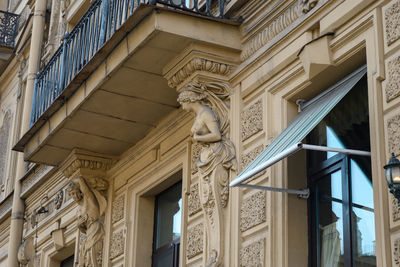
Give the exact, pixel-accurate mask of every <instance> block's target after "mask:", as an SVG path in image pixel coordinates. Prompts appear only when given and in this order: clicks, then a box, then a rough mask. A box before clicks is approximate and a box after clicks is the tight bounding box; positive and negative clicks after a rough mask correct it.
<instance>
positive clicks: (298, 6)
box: [240, 0, 318, 61]
mask: <svg viewBox="0 0 400 267" xmlns="http://www.w3.org/2000/svg"><path fill="white" fill-rule="evenodd" d="M317 4H318V0H299V1H297V2H296V3H295V4H294V5H293V6H291V7H290V8H288V9H287V10H286V11H285V12H284V13H283V14H282V15H280V16H279V17H277V18H276V19H275V20H273V21H272V22H271V23H270V24H269V25H268V26H267V27H266V28H265V29H264V30H263V31H262V32H260V33H258V34H257V35H256V36H255V37H254V38H253V39H251V40H250V41H249V42H248V43H247V44H246V45H245V46H244V48H243V52H242V54H241V55H240V57H241V59H242V60H243V61H244V60H246V59H248V58H249V57H251V56H252V55H253V54H254V53H255V52H256V51H257V50H258V49H260V48H261V47H263V46H265V45H266V44H267V43H269V42H270V41H271V40H272V39H274V38H275V37H276V36H278V34H279V33H281V32H282V31H283V30H285V29H286V28H288V27H289V25H291V24H292V23H294V22H295V21H296V20H297V19H299V18H300V17H302V16H304V14H306V13H308V12H310V11H311V10H312V9H313V8H314V7H315V6H316V5H317Z"/></svg>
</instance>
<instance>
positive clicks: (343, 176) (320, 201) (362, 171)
mask: <svg viewBox="0 0 400 267" xmlns="http://www.w3.org/2000/svg"><path fill="white" fill-rule="evenodd" d="M367 95H368V93H367V80H366V77H365V76H364V78H363V79H361V80H360V81H359V82H358V84H357V85H356V86H355V87H354V88H353V89H352V90H351V91H350V92H349V93H348V95H346V97H345V98H344V99H342V101H341V102H339V103H338V104H337V105H336V106H335V108H334V109H333V110H332V111H331V112H330V113H329V114H328V115H327V116H326V117H325V118H324V119H323V120H322V121H321V122H320V123H319V124H318V125H317V126H316V127H315V128H314V129H313V131H312V132H311V133H310V134H309V135H308V137H307V139H308V140H307V142H308V143H309V144H315V145H322V146H328V147H335V148H346V149H347V148H348V149H357V150H363V151H370V141H369V139H370V136H369V116H368V97H367ZM307 159H308V184H309V188H310V190H311V197H310V199H309V216H310V234H311V244H310V251H312V257H311V258H312V264H311V266H316V267H339V266H344V267H353V266H354V267H361V266H368V267H369V266H371V267H372V266H376V256H375V224H374V223H375V222H374V205H373V188H372V175H371V162H370V158H369V157H360V156H347V155H344V154H338V153H336V152H316V151H309V152H308V153H307Z"/></svg>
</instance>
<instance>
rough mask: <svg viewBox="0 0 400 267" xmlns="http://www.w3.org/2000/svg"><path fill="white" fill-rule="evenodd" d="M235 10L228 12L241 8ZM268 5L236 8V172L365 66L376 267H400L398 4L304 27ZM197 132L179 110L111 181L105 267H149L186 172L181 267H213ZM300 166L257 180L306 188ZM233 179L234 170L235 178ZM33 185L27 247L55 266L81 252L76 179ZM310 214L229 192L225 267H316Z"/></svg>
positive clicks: (343, 8)
mask: <svg viewBox="0 0 400 267" xmlns="http://www.w3.org/2000/svg"><path fill="white" fill-rule="evenodd" d="M236 2H240V1H236ZM236 2H235V1H232V3H230V5H232V6H234V7H236V6H235V3H236ZM259 2H263V1H249V3H248V4H247V5H245V6H243V7H242V9H241V10H239V11H236V13H237V14H238V15H242V16H243V18H244V22H243V24H242V25H241V26H240V32H241V37H242V48H243V49H242V53H241V55H240V58H241V62H239V63H238V65H237V66H234V69H233V71H232V72H231V73H230V74H229V77H226V79H227V80H228V81H229V82H230V85H231V88H232V95H231V96H230V114H229V116H230V119H231V127H230V139H231V140H232V141H233V143H234V144H235V146H236V153H237V154H236V155H237V159H238V163H239V164H238V165H239V167H238V168H239V171H241V170H243V168H244V167H245V166H247V165H248V164H249V163H250V162H251V160H253V159H254V158H255V157H256V156H257V155H258V154H259V153H260V152H261V151H262V150H263V149H264V148H265V147H266V146H267V145H268V144H269V143H270V142H271V141H272V140H273V138H274V137H276V136H277V135H278V134H279V133H280V132H281V131H282V130H283V129H284V128H285V127H286V125H287V124H288V122H290V120H291V119H292V118H294V117H295V115H296V113H297V107H296V105H295V101H296V100H297V99H299V98H306V99H309V98H311V97H312V96H314V95H316V94H317V93H319V92H322V91H323V90H325V89H326V88H328V87H329V86H330V85H332V84H333V83H334V82H336V81H338V80H340V79H341V78H343V77H344V76H346V74H348V73H349V72H351V71H352V70H354V69H356V68H357V67H358V66H361V65H363V64H365V63H366V64H367V66H368V74H367V75H368V88H369V92H368V97H369V112H370V130H371V152H372V162H373V165H372V171H373V182H374V204H375V227H376V229H375V233H376V238H377V240H376V253H377V262H378V266H381V267H390V266H399V265H400V259H399V254H398V250H399V249H400V248H399V247H400V227H399V226H400V215H399V214H400V211H399V209H398V207H397V204H396V202H395V201H393V200H392V197H391V195H390V194H389V193H388V190H387V186H386V184H385V182H384V177H383V169H382V166H383V165H385V164H386V162H387V161H388V159H389V155H390V152H395V153H396V155H400V147H399V143H400V142H399V139H400V135H399V133H400V131H399V126H400V122H399V121H400V115H399V114H400V93H399V86H400V80H399V77H400V73H399V72H400V59H399V58H400V53H399V48H400V33H399V30H398V29H399V27H398V24H396V23H397V22H398V20H399V16H400V2H399V1H398V0H396V1H394V0H393V1H371V0H368V1H365V0H364V1H362V0H345V1H339V0H335V1H328V2H327V1H319V4H318V5H317V6H316V7H315V8H314V9H311V10H310V11H309V12H308V13H306V15H304V17H303V18H302V19H300V20H298V19H297V18H296V19H295V20H293V21H290V20H289V21H287V22H285V23H284V22H283V21H284V20H283V18H282V17H280V16H282V15H283V14H286V13H285V12H290V10H291V9H290V8H291V7H290V6H291V5H292V4H296V3H297V1H284V2H285V3H284V4H277V3H278V2H277V1H265V2H264V3H262V4H260V3H259ZM83 5H84V4H83V1H82V2H79V1H73V3H72V4H71V7H70V9H69V10H70V12H71V14H68V16H67V17H68V18H71V20H72V22H71V24H73V21H74V20H76V19H75V17H74V16H78V15H75V14H78V13H79V12H78V11H77V9H79V8H80V7H81V6H83ZM272 8H274V9H272ZM254 10H257V12H253V11H254ZM271 10H275V11H271ZM78 17H79V16H78ZM72 18H74V19H72ZM271 25H275V26H271ZM273 27H275V28H273ZM329 31H333V32H334V33H335V35H334V36H333V37H329V39H328V40H329V41H328V44H329V46H328V48H327V50H326V51H325V52H327V53H329V54H330V55H331V62H330V63H329V64H328V65H326V66H324V68H325V67H326V69H323V67H321V68H320V69H318V68H317V69H316V70H314V72H313V73H312V74H313V76H312V77H310V76H309V73H307V72H306V71H305V69H304V65H303V64H304V62H303V61H301V60H300V59H299V57H297V53H298V52H299V50H300V48H301V47H302V46H303V45H305V44H306V43H307V42H309V41H311V40H312V39H313V38H315V37H317V36H319V35H321V34H323V33H326V32H329ZM213 49H214V48H213ZM224 56H226V55H224ZM233 61H234V60H233ZM9 73H10V74H9V75H8V76H7V77H5V78H3V79H2V80H1V83H0V92H1V105H0V108H1V112H3V113H4V112H5V111H6V110H12V112H13V114H16V113H17V98H18V90H17V88H18V75H17V69H16V68H15V69H14V70H13V71H10V72H9ZM310 78H311V79H310ZM0 114H2V113H0ZM1 117H2V116H0V125H1V122H2V118H1ZM14 120H15V119H14ZM192 123H193V117H192V115H189V114H187V113H186V112H184V111H182V110H181V109H179V110H176V111H173V112H172V113H171V114H170V115H169V116H168V117H167V118H165V119H164V120H163V121H162V122H160V123H159V125H158V126H157V128H156V129H153V130H152V131H151V132H150V133H149V134H148V135H147V136H146V137H145V138H143V140H141V141H140V142H139V143H138V144H137V145H135V146H134V147H132V148H130V149H129V150H128V151H126V152H125V153H124V154H123V155H121V156H120V158H119V161H118V162H117V163H116V165H114V166H113V167H112V168H111V169H110V170H109V171H108V172H107V179H108V180H109V181H110V189H109V191H108V195H107V197H108V207H107V212H106V215H105V230H106V234H105V240H104V245H105V249H104V251H103V252H104V255H103V260H104V261H105V262H106V265H105V266H118V267H119V266H137V267H141V266H150V262H151V249H152V247H151V245H152V238H153V227H152V223H153V215H154V212H153V209H154V201H153V200H154V195H156V194H157V193H158V192H160V191H162V190H163V189H165V188H166V187H167V186H168V185H171V184H172V183H173V182H175V181H176V180H174V178H171V179H168V178H170V177H171V175H172V174H174V173H175V172H177V171H179V170H182V182H183V186H182V196H183V213H182V238H181V250H180V263H181V266H205V261H206V258H205V257H203V253H204V251H205V250H206V248H205V247H204V245H205V238H206V237H205V234H204V225H205V222H204V218H203V212H202V209H201V204H200V202H199V191H198V190H199V187H198V182H199V181H198V179H199V178H198V174H197V173H196V170H195V168H193V165H194V164H193V161H192V157H193V153H192V152H193V151H195V150H196V148H195V147H193V146H192V141H191V138H190V136H189V134H190V128H191V126H192ZM13 125H14V126H13V127H14V128H13V129H17V127H18V123H17V122H15V121H13ZM15 135H16V134H12V135H11V136H15ZM15 140H17V139H15ZM13 153H15V152H8V154H7V162H8V165H7V166H12V160H11V159H12V157H13V156H12V154H13ZM302 160H304V158H303V159H302V158H301V155H300V156H299V158H297V159H289V160H285V161H283V162H280V163H278V164H276V165H275V166H274V167H272V168H270V169H269V170H267V171H266V172H265V173H262V174H261V175H259V176H257V177H256V178H255V179H254V180H253V181H252V182H253V183H254V184H258V185H266V186H274V187H285V188H286V187H289V188H301V187H305V183H306V178H305V176H304V175H301V178H300V179H298V180H296V179H294V177H293V176H294V174H293V173H296V174H297V173H298V171H299V170H300V171H302V172H304V171H305V170H301V167H302V166H303V167H304V165H301V164H299V162H301V161H302ZM7 168H8V169H7V173H9V174H12V173H13V172H12V168H11V167H7ZM288 168H289V169H288ZM236 174H237V173H232V178H234V177H235V175H236ZM10 177H12V175H11V176H10ZM13 179H14V178H13ZM29 181H31V182H29ZM24 184H25V189H26V191H24V186H23V187H22V188H23V189H22V194H23V198H24V199H25V204H26V210H25V218H26V219H27V220H26V222H25V224H24V238H25V239H26V240H33V241H34V242H35V243H36V250H37V252H38V253H37V260H38V261H40V262H41V265H40V266H46V267H47V266H57V264H59V261H60V260H61V259H63V258H65V257H66V256H68V255H71V254H72V253H73V250H75V249H76V248H77V246H78V244H79V240H80V236H79V232H78V230H77V228H76V213H77V206H76V204H75V203H73V201H72V200H71V199H70V198H69V197H68V194H67V192H66V187H67V180H66V178H65V177H64V176H63V175H62V174H61V173H60V172H59V171H58V170H57V168H55V169H51V168H45V167H37V169H35V170H33V171H31V172H30V173H28V175H27V177H26V178H24V180H23V185H24ZM8 192H11V188H10V189H9V191H8ZM59 192H63V193H62V194H63V197H62V201H61V206H60V207H59V208H56V207H55V204H54V203H55V202H54V201H55V198H56V196H57V194H59ZM0 199H1V197H0ZM41 206H44V207H48V208H49V212H48V213H45V214H43V215H39V216H38V217H36V215H35V213H36V212H37V210H38V209H39V208H40V207H41ZM295 212H298V214H296V213H295ZM305 213H306V202H305V201H304V200H300V199H297V198H296V197H289V196H287V195H284V194H280V193H270V192H262V191H255V190H249V189H238V188H233V189H231V191H230V198H229V203H228V207H227V208H226V214H227V215H226V218H225V221H224V222H225V226H226V228H225V238H226V246H225V251H226V253H225V259H224V261H225V266H255V265H257V264H260V265H261V266H271V267H272V266H288V267H292V266H296V267H300V266H307V260H308V258H307V253H308V251H307V249H308V248H307V237H308V235H307V233H306V232H305V231H306V230H307V217H306V214H305ZM32 218H36V219H37V220H38V223H37V225H36V222H35V220H34V221H33V222H34V223H33V224H32ZM296 220H298V221H296ZM9 223H10V220H9V219H7V220H5V221H3V222H2V223H1V225H0V247H1V248H0V266H3V265H5V262H6V261H5V257H4V256H3V255H2V254H1V251H3V250H4V248H5V247H6V246H7V242H8V241H7V229H8V228H7V227H8V225H9ZM60 228H65V230H64V238H65V242H64V244H63V246H64V247H61V248H59V249H58V250H57V249H56V247H55V243H54V240H53V239H52V236H51V235H50V233H51V231H53V230H55V229H60ZM36 229H37V232H38V236H37V237H36ZM299 229H301V231H300V230H299ZM302 244H303V245H304V246H303V247H301V245H302ZM75 251H77V249H76V250H75ZM76 255H77V254H76ZM76 259H77V258H76Z"/></svg>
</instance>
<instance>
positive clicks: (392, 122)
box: [387, 114, 400, 155]
mask: <svg viewBox="0 0 400 267" xmlns="http://www.w3.org/2000/svg"><path fill="white" fill-rule="evenodd" d="M387 134H388V145H389V151H390V152H393V153H394V154H395V155H399V154H400V114H399V115H395V116H393V117H392V118H390V119H389V120H388V121H387Z"/></svg>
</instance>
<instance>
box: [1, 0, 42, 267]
mask: <svg viewBox="0 0 400 267" xmlns="http://www.w3.org/2000/svg"><path fill="white" fill-rule="evenodd" d="M46 4H47V1H46V0H36V2H35V10H34V14H33V25H32V35H31V44H30V50H29V63H28V77H27V82H26V88H25V92H24V100H23V101H24V105H23V111H22V121H21V132H20V136H23V134H24V133H25V132H26V131H27V130H28V129H29V121H30V116H31V106H32V95H33V88H34V83H35V78H36V73H37V72H38V71H39V66H40V58H41V48H42V42H43V29H44V25H45V15H46ZM26 171H27V170H26V164H25V162H24V154H23V153H19V155H18V159H17V170H16V175H15V182H14V196H13V205H12V211H11V225H10V241H9V249H8V265H7V266H9V267H18V266H19V263H18V259H17V254H18V247H19V246H20V244H21V241H22V232H23V224H24V209H25V207H24V201H23V200H22V199H21V198H20V194H21V183H20V179H21V177H23V176H24V174H25V173H26ZM31 260H34V259H31Z"/></svg>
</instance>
